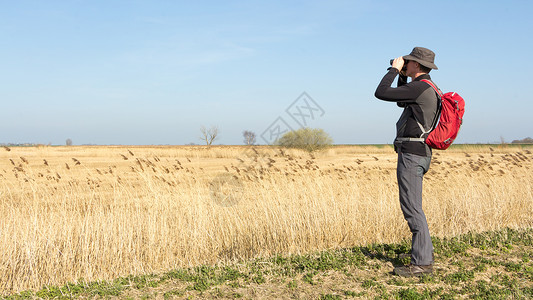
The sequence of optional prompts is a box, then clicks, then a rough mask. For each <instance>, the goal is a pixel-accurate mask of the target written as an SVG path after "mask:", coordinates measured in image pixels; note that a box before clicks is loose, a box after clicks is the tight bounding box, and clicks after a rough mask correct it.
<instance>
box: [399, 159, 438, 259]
mask: <svg viewBox="0 0 533 300" xmlns="http://www.w3.org/2000/svg"><path fill="white" fill-rule="evenodd" d="M430 162H431V156H419V155H415V154H410V153H401V152H399V153H398V167H397V169H396V175H397V177H398V188H399V190H400V206H401V208H402V212H403V216H404V218H405V220H407V224H408V225H409V229H411V232H412V233H413V240H412V244H411V247H412V252H411V263H412V264H414V265H431V264H433V244H432V243H431V237H430V235H429V228H428V223H427V220H426V215H425V214H424V211H423V210H422V180H423V178H424V174H426V172H427V171H428V169H429V164H430Z"/></svg>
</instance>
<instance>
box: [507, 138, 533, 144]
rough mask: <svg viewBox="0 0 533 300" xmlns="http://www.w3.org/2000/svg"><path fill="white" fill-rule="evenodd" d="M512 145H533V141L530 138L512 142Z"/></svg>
mask: <svg viewBox="0 0 533 300" xmlns="http://www.w3.org/2000/svg"><path fill="white" fill-rule="evenodd" d="M511 144H533V139H532V138H530V137H527V138H525V139H521V140H514V141H512V142H511Z"/></svg>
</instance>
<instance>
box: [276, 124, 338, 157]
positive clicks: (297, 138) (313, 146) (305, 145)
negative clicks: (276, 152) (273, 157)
mask: <svg viewBox="0 0 533 300" xmlns="http://www.w3.org/2000/svg"><path fill="white" fill-rule="evenodd" d="M332 143H333V139H332V138H331V137H330V136H329V134H327V133H326V132H325V131H324V130H323V129H319V128H300V129H298V130H293V131H289V132H287V133H285V134H284V135H283V136H282V137H281V138H279V139H277V140H276V142H275V144H276V145H278V146H282V147H288V148H299V149H303V150H306V151H309V152H312V151H315V150H320V149H324V148H327V147H329V146H331V144H332Z"/></svg>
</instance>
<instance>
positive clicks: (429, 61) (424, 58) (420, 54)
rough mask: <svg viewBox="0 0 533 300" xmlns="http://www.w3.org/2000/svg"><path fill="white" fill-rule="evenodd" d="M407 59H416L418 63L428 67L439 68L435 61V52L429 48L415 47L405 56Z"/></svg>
mask: <svg viewBox="0 0 533 300" xmlns="http://www.w3.org/2000/svg"><path fill="white" fill-rule="evenodd" d="M403 59H405V60H414V61H416V62H417V63H419V64H421V65H423V66H425V67H428V68H430V69H435V70H438V69H439V68H437V66H436V65H435V64H434V63H433V62H434V61H435V53H434V52H433V51H431V50H429V49H427V48H422V47H414V48H413V51H411V54H409V55H405V56H404V57H403Z"/></svg>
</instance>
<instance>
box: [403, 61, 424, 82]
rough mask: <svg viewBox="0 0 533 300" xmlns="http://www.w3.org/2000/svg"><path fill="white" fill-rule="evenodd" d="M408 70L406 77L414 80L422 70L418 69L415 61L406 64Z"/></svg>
mask: <svg viewBox="0 0 533 300" xmlns="http://www.w3.org/2000/svg"><path fill="white" fill-rule="evenodd" d="M405 66H406V70H405V75H407V76H408V77H411V78H414V76H416V74H417V73H418V72H420V68H419V67H418V63H417V62H416V61H414V60H409V61H407V63H406V64H405Z"/></svg>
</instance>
